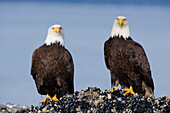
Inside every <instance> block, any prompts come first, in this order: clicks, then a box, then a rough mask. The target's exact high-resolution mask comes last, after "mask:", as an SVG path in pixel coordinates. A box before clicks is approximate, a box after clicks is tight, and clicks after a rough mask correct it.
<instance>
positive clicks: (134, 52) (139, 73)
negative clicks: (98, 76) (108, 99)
mask: <svg viewBox="0 0 170 113" xmlns="http://www.w3.org/2000/svg"><path fill="white" fill-rule="evenodd" d="M104 55H105V63H106V67H107V68H108V69H109V70H110V73H111V80H112V84H114V85H117V83H119V84H120V85H123V86H126V87H130V86H132V87H133V89H134V91H135V92H136V93H140V94H143V95H146V92H147V91H146V90H145V87H148V88H150V89H151V93H152V92H153V91H154V84H153V80H152V77H151V70H150V65H149V62H148V59H147V57H146V54H145V51H144V49H143V48H142V46H141V45H140V44H138V43H137V42H135V41H133V40H132V39H131V38H130V37H129V38H128V39H126V40H125V39H124V38H123V37H113V38H109V39H108V40H107V41H106V42H105V44H104ZM115 81H118V82H117V83H116V84H115ZM142 82H143V83H145V84H146V86H145V87H142V85H143V83H142ZM150 89H148V91H149V90H150Z"/></svg>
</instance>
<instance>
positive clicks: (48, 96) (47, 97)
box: [41, 94, 51, 103]
mask: <svg viewBox="0 0 170 113" xmlns="http://www.w3.org/2000/svg"><path fill="white" fill-rule="evenodd" d="M47 99H49V101H50V100H51V97H50V95H49V94H47V96H46V97H45V99H44V100H42V101H41V103H45V102H46V101H47Z"/></svg>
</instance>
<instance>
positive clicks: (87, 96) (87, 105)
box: [0, 87, 170, 113]
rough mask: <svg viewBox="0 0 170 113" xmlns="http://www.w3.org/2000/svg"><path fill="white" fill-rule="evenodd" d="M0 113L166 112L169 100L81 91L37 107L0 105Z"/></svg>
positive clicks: (119, 92) (168, 107)
mask: <svg viewBox="0 0 170 113" xmlns="http://www.w3.org/2000/svg"><path fill="white" fill-rule="evenodd" d="M0 112H24V113H25V112H26V113H28V112H30V113H31V112H32V113H33V112H38V113H42V112H64V113H68V112H70V113H77V112H78V113H100V112H107V113H110V112H115V113H116V112H118V113H119V112H120V113H134V112H136V113H138V112H144V113H145V112H146V113H152V112H156V113H160V112H166V113H168V112H170V98H168V97H167V96H164V97H160V98H157V99H152V98H149V97H147V98H145V97H144V96H142V95H141V94H140V95H139V94H137V93H135V94H134V95H129V94H127V95H125V94H123V93H122V91H121V90H117V91H114V92H109V93H108V92H106V91H101V90H100V89H99V88H91V87H89V88H88V89H83V90H81V91H80V92H78V91H76V92H75V93H73V94H67V95H64V96H63V97H61V98H60V99H59V101H56V102H54V101H50V102H46V103H43V104H42V105H39V106H33V105H31V106H17V105H13V104H5V105H0Z"/></svg>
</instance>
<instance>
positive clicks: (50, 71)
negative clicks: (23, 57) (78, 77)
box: [31, 43, 74, 98]
mask: <svg viewBox="0 0 170 113" xmlns="http://www.w3.org/2000/svg"><path fill="white" fill-rule="evenodd" d="M31 75H32V76H33V79H34V80H35V83H36V87H37V90H38V93H39V94H42V95H47V93H48V94H49V95H50V96H54V95H55V94H57V98H60V97H61V96H63V95H64V94H66V93H73V92H74V85H73V83H74V82H73V79H74V64H73V59H72V57H71V54H70V53H69V51H68V50H67V49H65V47H63V46H61V45H60V44H58V43H56V44H52V45H50V46H47V45H46V44H44V45H42V46H41V47H39V48H38V49H36V50H35V51H34V53H33V56H32V67H31Z"/></svg>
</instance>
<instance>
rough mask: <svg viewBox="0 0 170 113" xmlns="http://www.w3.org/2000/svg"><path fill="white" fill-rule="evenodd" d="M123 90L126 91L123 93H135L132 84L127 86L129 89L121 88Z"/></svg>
mask: <svg viewBox="0 0 170 113" xmlns="http://www.w3.org/2000/svg"><path fill="white" fill-rule="evenodd" d="M123 91H126V93H125V94H128V93H131V94H132V95H134V94H135V93H134V92H133V88H132V86H130V88H129V89H127V88H125V89H123Z"/></svg>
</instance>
